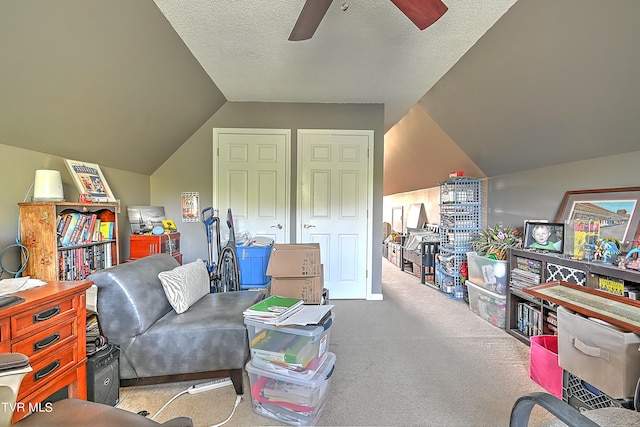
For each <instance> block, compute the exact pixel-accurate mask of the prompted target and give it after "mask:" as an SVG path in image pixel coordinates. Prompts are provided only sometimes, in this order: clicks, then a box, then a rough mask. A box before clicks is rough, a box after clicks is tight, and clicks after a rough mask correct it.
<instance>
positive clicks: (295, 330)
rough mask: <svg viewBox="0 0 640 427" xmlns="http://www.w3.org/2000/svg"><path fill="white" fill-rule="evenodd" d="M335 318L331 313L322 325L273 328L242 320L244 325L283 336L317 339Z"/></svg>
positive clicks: (260, 323) (249, 320)
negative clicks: (292, 335) (290, 335)
mask: <svg viewBox="0 0 640 427" xmlns="http://www.w3.org/2000/svg"><path fill="white" fill-rule="evenodd" d="M335 317H336V315H335V313H331V316H329V318H328V319H326V320H325V321H324V322H323V323H322V325H308V326H275V325H267V324H265V323H262V322H259V321H256V320H253V319H247V318H245V319H244V323H245V325H249V326H254V327H256V328H259V329H273V330H277V331H278V332H283V333H285V334H294V335H304V336H307V337H317V336H318V335H321V334H322V333H324V331H326V330H327V329H329V328H330V327H331V325H332V324H333V319H334V318H335Z"/></svg>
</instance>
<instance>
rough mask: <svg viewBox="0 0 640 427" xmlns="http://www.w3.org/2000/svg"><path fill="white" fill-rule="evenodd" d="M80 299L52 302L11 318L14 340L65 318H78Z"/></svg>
mask: <svg viewBox="0 0 640 427" xmlns="http://www.w3.org/2000/svg"><path fill="white" fill-rule="evenodd" d="M77 315H78V297H74V298H66V299H61V300H57V301H51V302H48V303H46V304H42V305H41V306H39V307H37V308H34V309H31V310H28V311H24V312H22V313H20V314H18V315H16V316H13V317H12V318H11V332H12V335H13V336H12V338H13V339H16V338H19V337H21V336H24V335H27V334H30V333H32V332H34V331H37V330H40V329H44V328H47V327H49V326H51V325H54V324H56V323H58V322H60V321H61V320H63V319H64V318H67V317H71V316H73V317H77Z"/></svg>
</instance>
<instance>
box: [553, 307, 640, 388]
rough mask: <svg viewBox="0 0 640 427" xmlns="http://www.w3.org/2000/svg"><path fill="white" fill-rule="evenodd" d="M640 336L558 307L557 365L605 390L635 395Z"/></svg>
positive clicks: (639, 356) (638, 374) (639, 365)
mask: <svg viewBox="0 0 640 427" xmlns="http://www.w3.org/2000/svg"><path fill="white" fill-rule="evenodd" d="M639 347H640V336H638V335H636V334H634V333H633V332H626V331H624V330H621V329H620V328H617V327H616V326H613V325H610V324H608V323H605V322H602V321H600V320H598V319H591V318H587V317H583V316H582V315H580V314H578V313H574V312H573V311H571V310H568V309H566V308H564V307H558V364H559V365H560V366H561V367H562V368H563V369H565V370H566V371H569V372H571V373H572V374H574V375H575V376H577V377H580V378H581V379H583V380H584V381H586V382H588V383H589V384H591V385H592V386H594V387H596V388H597V389H598V390H600V391H602V392H603V393H605V394H607V395H609V396H611V397H613V398H615V399H622V398H626V397H631V396H634V395H635V390H636V384H637V383H638V378H640V351H638V349H639Z"/></svg>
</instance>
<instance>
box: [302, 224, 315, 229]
mask: <svg viewBox="0 0 640 427" xmlns="http://www.w3.org/2000/svg"><path fill="white" fill-rule="evenodd" d="M303 227H304V228H313V227H315V225H313V224H304V225H303Z"/></svg>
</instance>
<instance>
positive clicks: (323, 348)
mask: <svg viewBox="0 0 640 427" xmlns="http://www.w3.org/2000/svg"><path fill="white" fill-rule="evenodd" d="M334 318H335V314H331V316H330V317H329V318H327V319H326V320H325V321H324V323H323V324H322V325H313V326H290V327H282V326H273V325H265V324H264V323H262V322H257V321H254V320H251V319H245V321H244V322H245V324H246V325H247V332H248V333H249V346H250V348H251V357H253V358H254V359H256V361H257V363H259V362H260V361H261V362H268V363H272V364H275V365H278V366H280V367H285V368H287V369H290V370H293V369H294V368H306V367H307V366H309V364H311V362H312V361H313V360H314V359H317V358H320V357H322V356H323V355H324V354H325V353H326V352H327V349H328V347H329V332H330V329H331V325H332V324H333V320H334Z"/></svg>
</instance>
